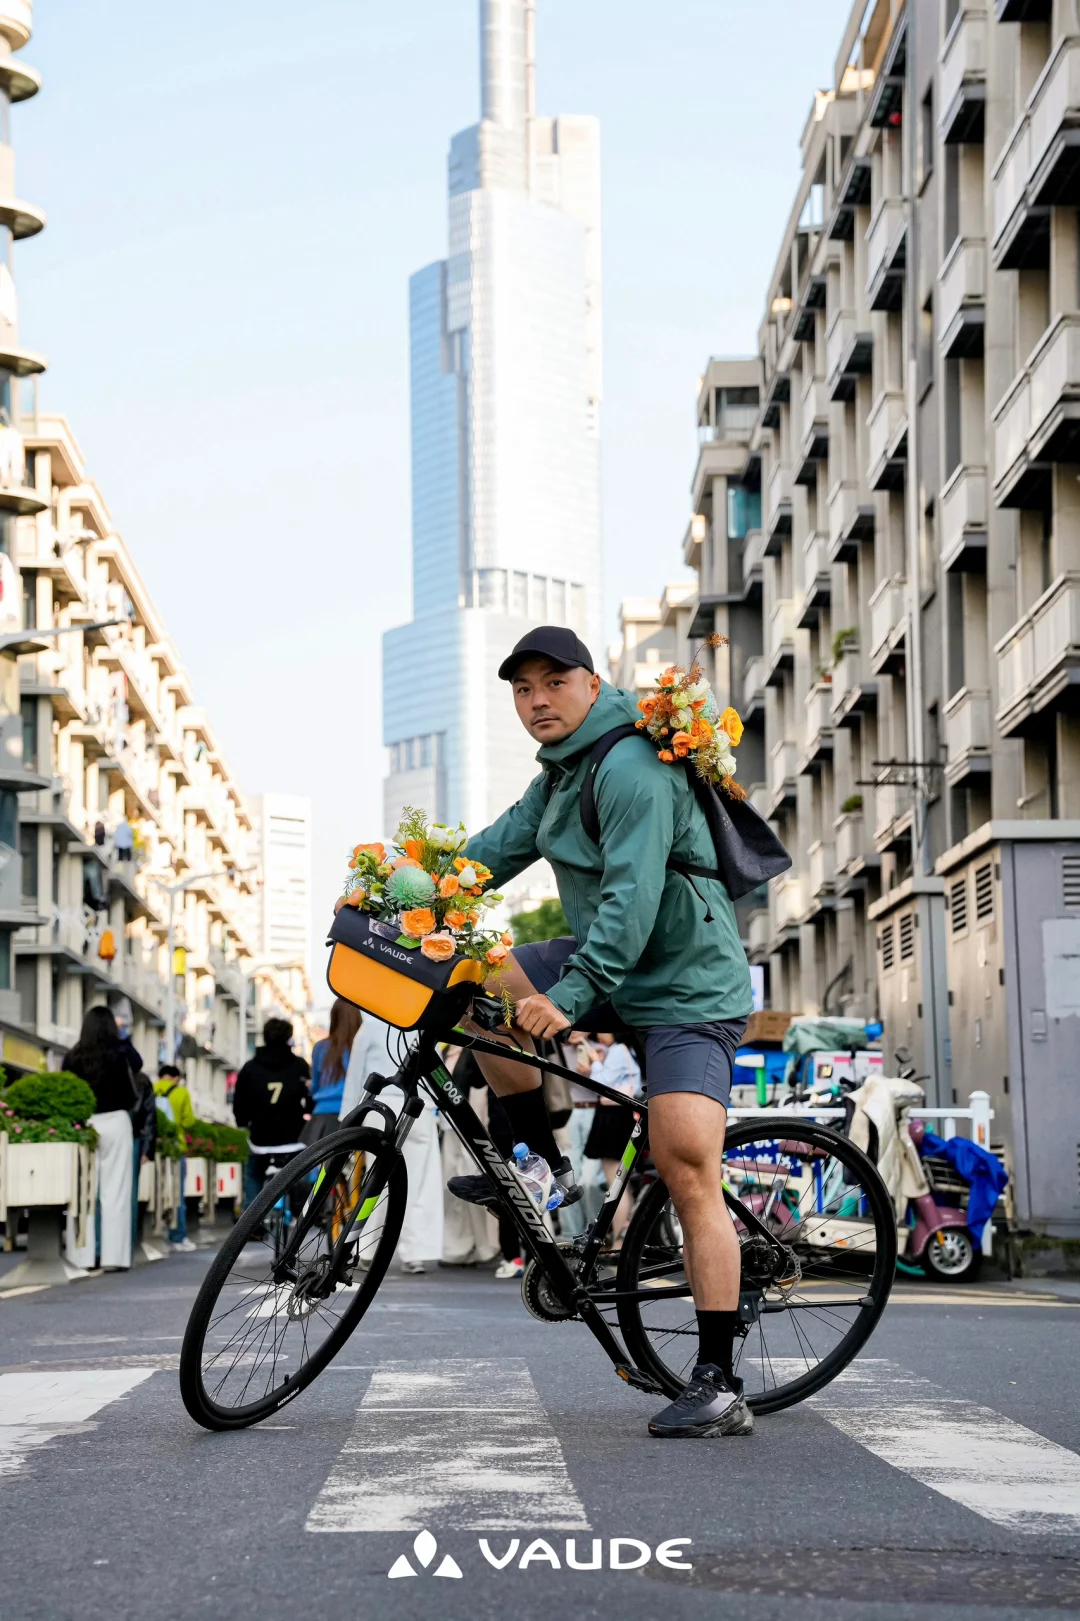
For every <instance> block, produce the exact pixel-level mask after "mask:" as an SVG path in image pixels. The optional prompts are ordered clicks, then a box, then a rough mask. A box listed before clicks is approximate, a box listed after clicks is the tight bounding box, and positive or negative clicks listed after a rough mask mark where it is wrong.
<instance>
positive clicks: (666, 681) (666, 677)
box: [660, 665, 675, 687]
mask: <svg viewBox="0 0 1080 1621" xmlns="http://www.w3.org/2000/svg"><path fill="white" fill-rule="evenodd" d="M660 685H661V686H662V687H673V686H674V685H675V666H674V665H669V666H668V668H667V669H666V670H665V671H664V673H663V675H662V676H661V677H660Z"/></svg>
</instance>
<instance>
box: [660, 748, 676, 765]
mask: <svg viewBox="0 0 1080 1621" xmlns="http://www.w3.org/2000/svg"><path fill="white" fill-rule="evenodd" d="M674 758H675V756H674V755H673V754H672V752H671V750H670V749H661V750H660V753H659V754H658V755H657V759H658V760H663V762H664V764H665V765H670V764H671V762H672V761H673V760H674Z"/></svg>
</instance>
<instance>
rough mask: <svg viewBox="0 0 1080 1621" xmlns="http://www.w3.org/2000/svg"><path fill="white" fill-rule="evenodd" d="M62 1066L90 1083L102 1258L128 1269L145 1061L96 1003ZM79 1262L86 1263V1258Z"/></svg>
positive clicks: (105, 1262)
mask: <svg viewBox="0 0 1080 1621" xmlns="http://www.w3.org/2000/svg"><path fill="white" fill-rule="evenodd" d="M64 1068H65V1069H66V1070H68V1071H69V1072H70V1073H71V1074H72V1075H77V1076H78V1077H79V1079H80V1080H83V1081H85V1082H86V1084H87V1086H89V1087H90V1088H91V1090H92V1091H93V1094H94V1099H95V1102H96V1105H97V1106H96V1108H95V1110H94V1112H93V1114H92V1115H91V1116H90V1124H91V1125H92V1126H93V1128H94V1130H95V1131H96V1132H97V1134H98V1208H99V1211H100V1215H101V1229H100V1235H101V1236H100V1262H101V1265H102V1266H103V1267H107V1268H126V1267H129V1266H130V1265H131V1187H132V1175H133V1164H132V1143H133V1137H132V1130H131V1110H132V1109H133V1108H134V1106H135V1104H136V1102H137V1099H138V1094H137V1093H136V1090H135V1081H134V1074H135V1073H137V1072H138V1071H139V1070H140V1069H141V1068H142V1060H141V1058H140V1057H139V1055H138V1053H137V1052H136V1051H135V1049H134V1048H133V1047H132V1046H131V1043H130V1042H121V1040H120V1032H119V1031H118V1030H117V1028H116V1020H115V1019H114V1017H113V1015H112V1013H111V1012H110V1011H109V1009H108V1008H107V1007H92V1008H90V1009H88V1011H87V1013H86V1017H85V1018H84V1019H83V1024H82V1029H81V1031H80V1032H79V1039H78V1041H77V1042H76V1044H75V1046H74V1047H73V1048H72V1049H71V1051H70V1052H69V1053H65V1054H64ZM90 1247H91V1245H90V1244H89V1243H88V1245H87V1250H88V1251H89V1249H90ZM80 1264H82V1265H85V1264H87V1263H86V1261H85V1260H83V1259H82V1257H80ZM90 1264H92V1261H91V1263H90Z"/></svg>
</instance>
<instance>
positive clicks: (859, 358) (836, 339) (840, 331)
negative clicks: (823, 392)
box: [825, 310, 874, 400]
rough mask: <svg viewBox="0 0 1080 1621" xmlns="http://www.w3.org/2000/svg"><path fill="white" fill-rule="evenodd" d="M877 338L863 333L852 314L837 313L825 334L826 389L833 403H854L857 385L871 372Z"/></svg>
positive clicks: (840, 311) (843, 311)
mask: <svg viewBox="0 0 1080 1621" xmlns="http://www.w3.org/2000/svg"><path fill="white" fill-rule="evenodd" d="M873 355H874V338H873V334H872V333H870V332H867V331H865V330H863V331H860V330H859V328H858V326H857V324H856V320H855V316H854V315H853V314H852V312H851V310H837V311H836V313H835V314H834V315H833V317H832V319H831V321H830V322H829V326H828V330H827V332H826V334H825V371H826V379H827V380H826V387H827V389H828V393H829V398H830V400H853V399H854V398H855V381H856V378H858V377H864V376H866V375H867V374H868V373H869V371H870V365H871V361H872V359H873Z"/></svg>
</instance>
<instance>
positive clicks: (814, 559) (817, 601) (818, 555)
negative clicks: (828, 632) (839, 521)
mask: <svg viewBox="0 0 1080 1621" xmlns="http://www.w3.org/2000/svg"><path fill="white" fill-rule="evenodd" d="M831 596H832V564H831V563H830V562H829V543H828V540H827V539H826V537H825V536H824V535H811V536H810V537H809V539H808V540H807V542H806V546H805V548H804V550H803V592H802V596H801V597H800V598H799V605H798V608H797V610H796V614H795V623H796V625H797V626H798V628H799V629H800V630H808V629H809V628H810V626H811V625H816V624H817V622H818V620H819V619H820V617H821V610H822V608H826V607H828V604H829V600H830V597H831Z"/></svg>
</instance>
